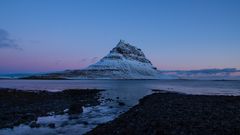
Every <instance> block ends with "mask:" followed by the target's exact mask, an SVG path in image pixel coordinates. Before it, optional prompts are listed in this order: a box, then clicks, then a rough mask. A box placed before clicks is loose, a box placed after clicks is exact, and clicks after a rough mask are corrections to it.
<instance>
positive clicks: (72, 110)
mask: <svg viewBox="0 0 240 135" xmlns="http://www.w3.org/2000/svg"><path fill="white" fill-rule="evenodd" d="M82 112H83V109H82V104H79V103H73V104H71V105H70V107H69V110H68V114H78V113H82Z"/></svg>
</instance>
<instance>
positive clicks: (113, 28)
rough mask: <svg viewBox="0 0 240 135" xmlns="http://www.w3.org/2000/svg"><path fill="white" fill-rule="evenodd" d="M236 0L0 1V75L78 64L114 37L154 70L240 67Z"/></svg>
mask: <svg viewBox="0 0 240 135" xmlns="http://www.w3.org/2000/svg"><path fill="white" fill-rule="evenodd" d="M239 7H240V1H239V0H181V1H180V0H0V73H32V72H52V71H61V70H65V69H81V68H84V67H87V66H88V65H89V64H93V63H95V62H96V61H97V60H99V59H101V58H102V57H103V56H105V55H106V54H108V53H109V51H110V50H111V49H112V48H113V47H115V46H116V44H117V43H118V42H119V40H120V39H123V40H125V41H126V42H128V43H130V44H132V45H134V46H137V47H138V48H141V49H142V50H143V52H144V53H145V55H146V56H147V58H148V59H149V60H151V61H152V63H153V65H154V66H156V67H157V68H158V69H160V70H190V69H206V68H238V69H240V60H239V59H240V8H239Z"/></svg>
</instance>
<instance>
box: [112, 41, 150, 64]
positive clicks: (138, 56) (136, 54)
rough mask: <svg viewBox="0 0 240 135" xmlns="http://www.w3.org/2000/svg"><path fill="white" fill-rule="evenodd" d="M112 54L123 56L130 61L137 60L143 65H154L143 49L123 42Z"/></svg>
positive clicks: (120, 42)
mask: <svg viewBox="0 0 240 135" xmlns="http://www.w3.org/2000/svg"><path fill="white" fill-rule="evenodd" d="M110 53H118V54H121V55H122V56H123V57H124V58H126V59H130V60H137V61H140V62H143V63H149V64H151V65H152V63H151V61H149V60H148V59H147V58H146V57H145V55H144V53H143V52H142V50H141V49H139V48H137V47H135V46H132V45H130V44H128V43H125V42H124V41H123V40H120V41H119V43H118V44H117V46H116V47H114V48H113V49H112V50H111V51H110Z"/></svg>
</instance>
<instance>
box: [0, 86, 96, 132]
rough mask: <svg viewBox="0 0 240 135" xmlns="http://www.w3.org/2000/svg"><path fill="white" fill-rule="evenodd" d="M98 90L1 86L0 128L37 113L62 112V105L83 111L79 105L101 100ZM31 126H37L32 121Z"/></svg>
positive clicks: (38, 114)
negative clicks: (60, 89)
mask: <svg viewBox="0 0 240 135" xmlns="http://www.w3.org/2000/svg"><path fill="white" fill-rule="evenodd" d="M99 92H100V90H97V89H85V90H80V89H70V90H64V91H62V92H47V91H22V90H15V89H4V88H2V89H0V108H1V109H0V128H12V127H13V126H17V125H20V124H30V122H31V121H36V120H37V117H39V116H47V115H49V113H50V112H53V114H62V113H63V111H64V110H65V109H68V108H69V110H70V112H71V113H80V112H82V106H95V105H98V104H100V102H99V101H98V99H99V97H100V93H99ZM30 126H32V127H36V124H35V123H31V124H30Z"/></svg>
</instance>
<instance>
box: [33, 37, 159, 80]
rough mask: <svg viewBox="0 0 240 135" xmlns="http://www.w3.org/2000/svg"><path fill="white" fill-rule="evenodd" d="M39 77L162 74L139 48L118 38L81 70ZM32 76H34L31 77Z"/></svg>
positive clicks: (73, 77)
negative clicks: (110, 48) (101, 54)
mask: <svg viewBox="0 0 240 135" xmlns="http://www.w3.org/2000/svg"><path fill="white" fill-rule="evenodd" d="M35 77H37V78H39V79H48V78H52V79H59V78H67V79H160V78H162V76H161V75H160V74H159V71H158V70H157V68H156V67H154V66H153V65H152V63H151V61H150V60H148V59H147V58H146V56H145V55H144V53H143V52H142V50H141V49H139V48H137V47H135V46H132V45H130V44H129V43H126V42H124V41H123V40H120V41H119V43H118V44H117V46H116V47H114V48H113V49H112V50H111V51H110V52H109V54H107V55H106V56H105V57H103V58H102V59H101V60H99V61H98V62H97V63H95V64H92V65H90V66H88V67H87V68H85V69H81V70H66V71H63V72H58V73H51V74H46V75H43V76H35ZM33 78H34V77H33Z"/></svg>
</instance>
